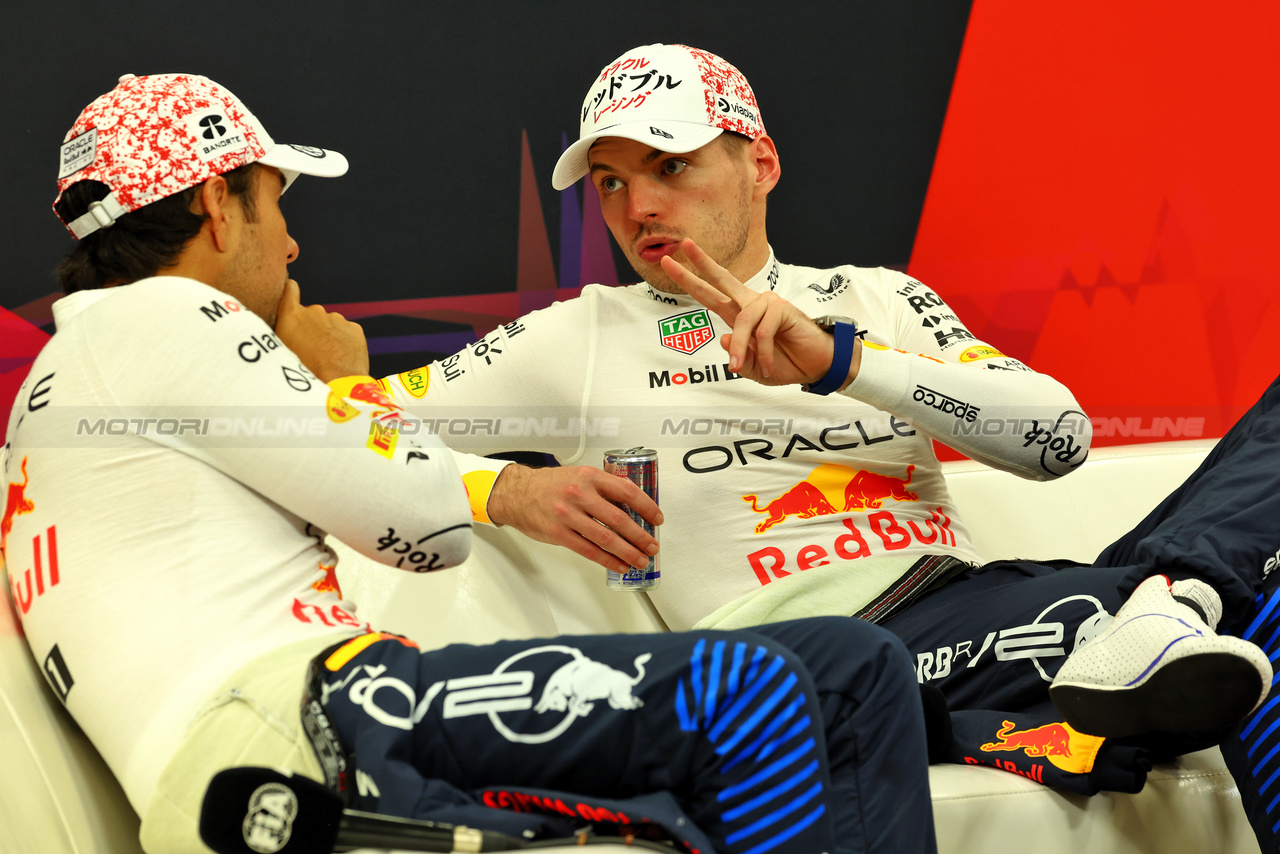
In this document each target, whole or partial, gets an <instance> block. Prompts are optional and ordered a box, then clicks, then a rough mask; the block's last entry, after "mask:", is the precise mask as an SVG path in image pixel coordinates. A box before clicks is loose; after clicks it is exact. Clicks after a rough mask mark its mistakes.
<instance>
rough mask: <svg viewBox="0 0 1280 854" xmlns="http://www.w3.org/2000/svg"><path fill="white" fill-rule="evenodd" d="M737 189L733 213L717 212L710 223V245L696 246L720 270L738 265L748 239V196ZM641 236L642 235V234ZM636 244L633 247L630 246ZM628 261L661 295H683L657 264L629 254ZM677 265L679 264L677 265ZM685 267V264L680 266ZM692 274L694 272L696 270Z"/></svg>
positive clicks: (682, 291)
mask: <svg viewBox="0 0 1280 854" xmlns="http://www.w3.org/2000/svg"><path fill="white" fill-rule="evenodd" d="M743 184H744V186H742V187H740V192H739V193H738V205H737V207H736V208H735V209H734V210H732V211H729V210H718V211H716V214H715V217H714V219H713V220H712V222H711V226H712V228H711V232H710V238H711V242H709V243H706V244H704V243H702V242H701V241H699V242H698V245H699V246H701V247H702V249H703V251H704V252H706V253H707V254H708V255H710V256H711V258H712V260H714V261H715V262H716V263H717V264H719V265H720V266H721V267H724V268H726V269H728V268H730V267H732V266H733V265H734V264H735V263H737V261H738V259H739V258H741V257H742V254H743V253H744V252H746V251H747V242H748V240H749V239H750V237H751V194H750V192H749V191H748V190H749V188H748V187H747V186H745V184H746V181H745V180H744V181H743ZM642 233H643V232H642ZM634 245H635V244H634V243H633V244H632V246H634ZM627 260H629V261H630V262H631V266H632V268H634V269H635V271H636V272H637V273H638V274H639V275H640V278H642V279H644V280H645V281H646V282H647V283H648V284H649V285H651V286H652V287H653V289H654V290H658V291H662V292H663V293H668V294H682V293H684V292H685V290H684V288H682V287H680V286H679V285H677V284H676V282H675V279H673V278H671V277H670V276H668V275H667V273H666V271H665V270H663V269H662V265H661V264H660V263H659V264H646V263H644V262H643V261H641V260H640V259H639V258H638V257H632V256H631V254H630V252H628V253H627ZM677 263H678V262H677ZM681 266H683V267H686V268H687V267H688V265H687V264H682V265H681ZM646 269H647V271H648V272H646ZM694 272H697V271H696V270H695V271H694Z"/></svg>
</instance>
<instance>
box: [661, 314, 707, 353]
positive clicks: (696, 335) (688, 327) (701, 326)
mask: <svg viewBox="0 0 1280 854" xmlns="http://www.w3.org/2000/svg"><path fill="white" fill-rule="evenodd" d="M658 335H659V336H660V337H661V339H662V346H663V347H666V348H667V349H668V350H675V351H676V352H679V353H684V354H686V355H688V354H690V353H692V352H694V351H695V350H697V349H698V348H699V347H701V346H702V345H703V344H706V343H707V342H708V341H710V340H711V339H712V338H715V337H716V333H715V330H713V329H712V328H711V318H710V317H709V316H708V315H707V310H706V309H705V308H700V309H698V310H697V311H690V312H686V313H685V314H677V315H676V316H675V317H668V318H666V319H665V320H659V321H658Z"/></svg>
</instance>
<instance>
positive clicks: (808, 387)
mask: <svg viewBox="0 0 1280 854" xmlns="http://www.w3.org/2000/svg"><path fill="white" fill-rule="evenodd" d="M813 322H814V323H816V324H818V328H819V329H822V330H824V331H826V332H829V333H831V335H832V336H833V337H834V338H835V345H836V346H835V352H834V353H833V354H832V356H831V367H830V369H828V370H827V375H826V376H825V377H823V378H822V379H820V380H818V381H817V382H816V383H806V384H805V385H802V386H800V389H801V391H807V392H809V393H810V394H831V392H833V391H836V390H838V389H839V388H840V386H842V385H844V381H845V380H846V379H848V377H849V365H850V364H851V363H852V362H853V346H854V342H855V341H856V340H857V337H858V324H857V323H856V322H854V319H853V318H852V317H844V316H842V315H838V314H824V315H823V316H822V317H815V318H814V319H813Z"/></svg>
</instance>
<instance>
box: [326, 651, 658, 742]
mask: <svg viewBox="0 0 1280 854" xmlns="http://www.w3.org/2000/svg"><path fill="white" fill-rule="evenodd" d="M380 640H381V638H379V639H378V640H376V641H375V642H378V641H380ZM361 649H363V647H361ZM650 658H651V655H650V653H644V654H642V655H639V656H636V658H635V661H634V662H633V664H634V666H635V669H636V675H635V676H630V675H628V674H626V673H624V672H623V671H621V670H617V669H615V668H613V667H610V666H609V665H607V664H603V663H601V662H599V661H594V660H593V659H590V658H588V657H587V656H585V655H583V654H582V652H581V650H579V649H577V648H575V647H572V646H566V645H564V644H545V645H543V646H535V647H530V648H529V649H524V650H521V651H520V652H517V653H515V654H514V655H512V656H510V657H509V658H507V659H506V660H504V661H503V662H502V663H501V664H499V665H498V666H497V667H496V668H494V670H493V671H492V672H490V673H479V674H476V675H474V676H455V677H454V678H451V679H441V680H438V681H436V682H433V683H432V684H431V685H430V686H428V687H427V689H426V690H425V691H424V692H422V693H421V694H419V693H418V690H417V688H416V687H415V686H414V685H410V684H409V683H408V682H406V681H404V680H403V679H401V678H399V677H398V676H396V675H394V674H393V673H391V672H388V667H387V665H384V664H378V665H368V664H359V665H354V666H350V667H348V666H347V663H348V662H349V661H350V659H349V660H348V662H344V663H343V664H342V665H341V666H340V667H339V673H341V675H340V676H335V677H334V678H335V679H336V681H330V682H327V683H326V684H325V685H324V686H323V689H322V695H321V702H322V703H324V704H325V705H326V706H330V707H332V706H333V704H334V703H337V702H346V703H350V704H352V705H354V706H355V707H357V708H358V709H360V710H362V711H363V713H364V714H365V715H367V716H369V717H370V718H372V719H373V720H375V721H377V722H378V723H380V724H383V725H384V726H389V727H394V728H396V729H403V730H411V729H413V728H414V727H415V726H417V725H418V724H420V723H422V721H423V720H424V719H425V718H426V717H427V715H428V714H431V713H432V712H433V710H434V711H435V713H436V714H438V715H439V716H440V717H441V718H442V719H445V720H448V719H451V718H463V717H470V716H472V715H485V716H487V717H488V718H489V722H490V723H491V724H492V725H493V728H494V729H496V730H497V731H498V734H499V735H501V736H502V737H503V738H505V739H507V740H508V741H513V742H517V743H520V744H542V743H545V742H548V741H552V740H554V739H556V738H558V737H559V736H560V735H561V734H563V733H564V732H565V730H567V729H568V728H569V727H570V726H571V725H572V724H573V722H574V721H575V720H577V719H578V718H580V717H585V716H586V715H589V714H591V713H592V711H593V710H595V709H596V706H597V701H600V700H604V701H606V702H607V703H608V704H609V708H610V709H614V710H616V711H620V712H627V711H634V710H635V709H638V708H640V707H641V706H643V705H644V701H643V700H641V699H640V698H639V697H637V696H635V693H634V689H635V688H636V686H637V685H639V684H640V683H641V682H642V681H643V680H644V677H645V669H644V665H645V663H646V662H648V661H649V659H650ZM566 659H567V661H566ZM548 674H549V675H548ZM539 683H542V690H541V691H539V690H538V684H539ZM535 696H536V697H539V699H538V702H537V705H535V704H534V699H533V698H534V697H535ZM596 713H597V714H600V712H596Z"/></svg>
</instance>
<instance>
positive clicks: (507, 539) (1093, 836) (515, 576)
mask: <svg viewBox="0 0 1280 854" xmlns="http://www.w3.org/2000/svg"><path fill="white" fill-rule="evenodd" d="M1211 446H1212V442H1209V441H1190V442H1170V443H1162V444H1150V445H1137V446H1128V447H1120V448H1108V449H1102V450H1099V451H1095V452H1094V453H1093V455H1092V456H1091V457H1090V460H1089V462H1088V464H1087V465H1085V466H1084V467H1083V468H1082V469H1081V470H1080V471H1077V472H1076V473H1074V474H1072V475H1071V476H1070V477H1067V478H1065V479H1062V480H1059V481H1056V482H1053V483H1048V484H1036V483H1029V482H1026V481H1021V480H1018V479H1017V478H1014V477H1011V476H1009V475H1004V474H1001V473H998V472H994V471H991V470H989V469H985V468H983V467H982V466H979V465H977V464H974V463H969V462H959V463H948V464H946V466H945V468H946V470H947V472H948V479H949V481H950V483H951V485H952V491H953V494H954V496H955V498H956V501H957V504H958V505H959V507H960V511H961V514H962V515H963V517H964V518H965V520H966V522H967V523H968V526H969V529H970V531H971V533H972V535H973V538H974V542H975V545H976V547H977V548H978V551H979V552H980V553H981V554H982V555H983V556H984V557H986V558H989V559H994V558H1000V557H1043V558H1050V557H1068V558H1075V559H1080V560H1088V559H1090V558H1092V557H1093V556H1094V555H1096V554H1097V552H1098V551H1099V550H1100V549H1101V548H1102V547H1103V546H1105V545H1106V544H1107V543H1109V542H1111V540H1113V539H1114V538H1115V537H1116V536H1117V535H1119V534H1120V533H1122V532H1123V531H1125V530H1127V529H1128V528H1129V527H1130V526H1132V525H1133V524H1134V523H1135V522H1136V521H1137V520H1138V519H1140V518H1141V517H1142V515H1144V514H1145V513H1146V512H1147V510H1149V509H1150V508H1151V507H1152V506H1154V505H1155V503H1156V502H1157V501H1158V500H1159V499H1160V498H1161V497H1163V496H1164V495H1165V494H1167V493H1168V492H1169V491H1170V490H1172V489H1173V488H1174V487H1175V486H1176V485H1177V484H1178V483H1179V482H1181V480H1182V479H1183V478H1185V477H1186V475H1187V474H1189V473H1190V472H1191V471H1192V470H1193V469H1194V468H1195V466H1196V465H1197V464H1198V463H1199V461H1200V460H1201V459H1203V457H1204V454H1205V453H1206V452H1207V451H1208V449H1209V448H1210V447H1211ZM335 547H336V548H338V550H339V551H340V552H341V553H342V561H341V563H340V565H339V578H340V581H341V583H342V587H343V591H344V593H346V594H347V595H348V596H349V597H350V598H352V599H354V600H355V601H356V602H359V603H360V604H361V608H362V613H363V614H364V616H366V617H367V618H368V619H370V620H371V621H372V622H373V623H374V624H375V625H377V626H379V627H381V628H384V629H387V630H390V631H396V632H401V633H403V634H406V635H408V636H410V637H413V638H415V639H417V640H419V641H420V642H422V643H423V644H424V645H444V644H445V643H448V642H452V641H466V642H473V643H483V642H487V641H493V640H497V639H500V638H517V637H535V636H545V635H551V634H561V633H569V634H572V633H587V632H593V633H594V632H609V631H620V632H643V631H659V630H662V628H663V626H662V624H661V621H660V620H659V619H658V617H657V615H656V613H655V612H654V611H653V609H652V607H651V606H650V605H649V603H648V600H647V598H646V597H645V596H644V595H643V594H633V593H625V594H624V593H615V592H611V591H608V590H607V589H606V588H605V586H604V583H603V579H602V577H601V574H602V573H603V570H602V569H600V568H598V567H596V566H595V565H594V564H587V563H586V562H585V561H583V560H581V559H578V558H577V557H576V556H574V555H572V554H570V553H568V552H566V551H564V550H562V549H556V548H553V547H550V546H544V545H542V544H540V543H536V542H533V541H530V540H528V539H527V538H524V537H522V536H521V535H519V534H517V533H514V532H511V531H507V530H498V531H495V530H493V529H487V530H483V531H481V532H480V533H479V535H478V537H477V541H476V544H475V547H474V550H473V555H472V558H471V559H470V560H469V561H468V562H467V563H466V564H465V565H464V566H462V567H459V568H457V569H454V570H448V571H445V572H439V573H433V574H430V575H411V574H408V573H401V572H397V571H395V570H391V569H387V568H385V567H381V566H378V565H376V564H373V563H372V562H370V561H368V560H366V559H364V558H361V557H360V556H358V555H355V554H354V553H352V552H350V551H349V550H348V549H346V548H345V547H343V546H342V545H341V544H340V543H336V544H335ZM669 571H673V572H674V571H679V570H678V568H670V569H669ZM5 586H6V589H7V587H8V585H7V584H6V585H5ZM0 757H3V761H4V764H5V768H4V772H5V773H3V774H2V775H0V851H3V852H4V854H26V852H40V854H61V852H77V854H79V852H84V854H89V853H90V852H136V851H137V850H138V847H137V842H136V833H137V818H136V816H134V815H133V813H132V811H131V810H130V809H129V806H128V804H127V803H126V802H125V800H124V798H123V795H122V794H121V792H120V790H119V787H118V786H116V784H115V782H114V781H113V780H112V779H111V777H110V775H109V774H108V772H107V771H106V768H105V767H104V766H103V764H102V762H101V760H100V759H99V758H98V757H97V755H96V753H94V751H93V749H92V748H91V747H90V745H89V744H88V743H87V742H86V741H85V739H84V737H83V736H82V735H80V733H79V732H78V730H76V728H75V726H74V724H73V723H72V722H71V721H70V720H69V719H68V717H67V716H66V714H65V713H64V712H63V711H62V709H61V708H60V707H59V706H58V703H57V701H56V700H55V699H54V697H53V695H52V693H51V692H50V691H49V690H48V689H47V688H46V686H45V685H44V683H43V680H42V679H41V678H40V676H39V673H38V670H37V667H36V665H35V663H34V661H32V659H31V657H30V655H29V654H27V652H26V648H25V644H23V643H22V642H21V640H20V638H19V637H18V635H17V630H16V627H15V624H14V622H13V619H12V615H11V614H10V609H3V613H2V614H0ZM930 784H931V786H932V794H933V805H934V818H935V821H936V824H937V829H938V844H939V850H940V851H941V852H942V854H1006V852H1008V854H1012V852H1019V854H1021V852H1026V851H1035V852H1040V853H1041V854H1058V852H1062V853H1063V854H1065V852H1081V851H1088V852H1090V854H1121V852H1124V854H1130V852H1159V853H1160V854H1170V852H1187V854H1191V852H1197V854H1198V852H1215V854H1254V853H1255V852H1257V851H1258V846H1257V843H1256V842H1255V841H1254V838H1253V834H1252V832H1251V831H1250V828H1249V825H1248V823H1247V822H1246V820H1245V818H1244V814H1243V811H1242V810H1241V808H1240V798H1239V793H1238V792H1237V791H1236V788H1235V785H1234V783H1233V782H1232V780H1231V777H1230V775H1228V774H1227V772H1226V770H1225V769H1224V767H1223V764H1222V759H1221V756H1220V755H1219V754H1218V752H1217V751H1216V750H1210V751H1204V752H1201V753H1197V754H1193V755H1190V756H1186V757H1183V758H1182V759H1181V760H1180V761H1179V762H1178V763H1176V764H1170V765H1164V766H1157V767H1156V769H1155V770H1154V771H1153V772H1152V773H1151V775H1150V777H1149V778H1148V782H1147V786H1146V788H1145V789H1144V790H1143V791H1142V792H1141V793H1140V794H1138V795H1118V794H1102V795H1098V796H1096V797H1093V798H1084V797H1079V796H1074V795H1064V794H1061V793H1059V792H1055V791H1052V790H1050V789H1046V788H1044V787H1042V786H1039V785H1037V784H1035V783H1032V782H1030V781H1028V780H1026V779H1024V778H1022V777H1018V776H1016V775H1013V774H1007V773H1005V772H1002V771H998V770H995V769H992V768H982V767H962V766H956V765H941V766H934V767H933V768H931V769H930ZM611 849H612V847H611ZM563 850H564V851H569V850H571V849H568V848H565V849H563ZM596 850H598V851H601V852H602V854H604V851H605V849H604V848H600V849H596ZM617 850H618V851H622V850H623V849H622V848H618V849H617ZM632 850H634V849H632Z"/></svg>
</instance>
